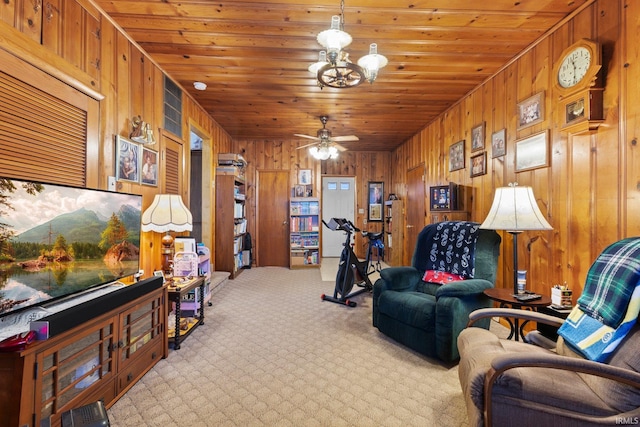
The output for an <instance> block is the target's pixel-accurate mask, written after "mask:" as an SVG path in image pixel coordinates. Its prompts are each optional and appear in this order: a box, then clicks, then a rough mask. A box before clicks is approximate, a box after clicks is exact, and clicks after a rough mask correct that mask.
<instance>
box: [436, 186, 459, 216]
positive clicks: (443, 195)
mask: <svg viewBox="0 0 640 427" xmlns="http://www.w3.org/2000/svg"><path fill="white" fill-rule="evenodd" d="M457 209H458V185H457V184H455V183H453V182H450V183H449V185H436V186H433V187H429V210H431V211H448V210H452V211H455V210H457Z"/></svg>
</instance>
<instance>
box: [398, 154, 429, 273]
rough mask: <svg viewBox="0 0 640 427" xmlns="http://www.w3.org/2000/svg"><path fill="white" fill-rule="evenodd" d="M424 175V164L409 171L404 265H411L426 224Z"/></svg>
mask: <svg viewBox="0 0 640 427" xmlns="http://www.w3.org/2000/svg"><path fill="white" fill-rule="evenodd" d="M424 175H425V174H424V165H420V166H418V167H416V168H413V169H411V170H409V171H407V202H406V206H405V212H406V217H407V223H406V230H405V233H404V248H403V249H404V250H403V254H404V255H403V258H404V259H403V265H411V257H412V256H413V251H414V249H415V247H416V240H417V238H418V233H419V232H420V231H421V230H422V229H423V228H424V225H425V224H424V219H425V217H426V211H425V203H424V197H425V191H424Z"/></svg>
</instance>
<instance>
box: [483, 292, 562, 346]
mask: <svg viewBox="0 0 640 427" xmlns="http://www.w3.org/2000/svg"><path fill="white" fill-rule="evenodd" d="M484 294H485V295H486V296H488V297H489V298H491V299H492V300H493V301H496V302H498V303H500V307H501V308H505V307H507V308H509V307H511V308H519V309H524V310H533V311H537V309H538V307H547V306H548V305H550V304H551V297H548V296H546V295H542V298H540V299H536V300H533V301H519V300H517V299H515V298H514V296H513V291H512V290H511V289H503V288H489V289H485V291H484ZM505 319H506V320H507V322H509V326H510V327H511V333H510V334H509V336H508V337H507V339H511V338H513V339H514V340H515V341H519V340H520V338H522V340H523V341H524V326H525V325H526V324H527V322H528V320H527V321H524V322H523V323H522V325H521V324H520V321H519V319H518V318H514V319H513V320H512V319H510V318H508V317H506V318H505Z"/></svg>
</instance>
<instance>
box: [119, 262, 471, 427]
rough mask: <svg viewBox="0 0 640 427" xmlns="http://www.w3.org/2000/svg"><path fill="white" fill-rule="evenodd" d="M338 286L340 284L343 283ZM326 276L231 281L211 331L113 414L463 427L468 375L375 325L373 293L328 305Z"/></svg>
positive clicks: (266, 275) (130, 420) (173, 419)
mask: <svg viewBox="0 0 640 427" xmlns="http://www.w3.org/2000/svg"><path fill="white" fill-rule="evenodd" d="M331 280H333V279H331ZM330 292H333V283H332V282H330V281H325V282H323V281H322V280H321V275H320V270H319V269H307V270H289V269H285V268H277V267H266V268H253V269H249V270H245V271H244V272H243V273H242V274H240V275H239V276H238V278H236V279H235V280H230V281H227V282H226V284H225V285H224V287H222V289H220V290H219V291H218V292H217V293H216V294H215V295H214V296H213V298H212V302H213V306H212V307H207V308H206V310H207V311H206V319H205V324H204V325H202V326H200V327H199V328H198V329H196V330H195V331H194V332H193V333H192V334H191V335H190V336H189V337H188V338H187V339H186V340H185V341H184V342H183V343H182V346H181V348H180V350H177V351H175V350H170V352H169V357H168V358H167V359H164V360H161V361H160V362H159V363H158V364H157V365H156V366H155V367H154V368H153V369H152V370H151V371H150V372H149V373H147V375H145V377H144V378H143V379H142V380H141V381H139V382H138V383H137V384H136V385H135V386H134V387H133V388H132V389H131V390H130V391H129V392H128V393H127V394H126V395H125V396H123V397H122V398H121V399H120V400H119V401H118V402H117V403H116V404H115V405H114V406H113V407H111V408H110V409H109V411H108V413H109V418H110V421H111V425H112V426H114V427H125V426H135V427H140V426H163V427H169V426H181V427H182V426H185V427H186V426H188V427H197V426H421V427H422V426H463V425H466V424H467V416H466V411H465V407H464V403H463V398H462V393H461V389H460V385H459V382H458V377H457V367H446V366H443V365H441V364H440V363H438V362H437V361H435V360H431V359H428V358H425V357H423V356H421V355H419V354H417V353H415V352H413V351H411V350H409V349H407V348H406V347H403V346H402V345H399V344H397V343H396V342H394V341H392V340H391V339H389V338H387V337H385V336H384V335H382V334H381V333H380V332H379V331H378V330H377V329H375V328H374V327H373V326H372V325H371V295H370V294H369V293H366V294H361V295H359V296H356V297H355V298H354V300H355V301H357V303H358V306H357V307H355V308H349V307H345V306H342V305H338V304H333V303H330V302H326V301H322V300H321V299H320V295H321V294H323V293H327V294H328V293H330Z"/></svg>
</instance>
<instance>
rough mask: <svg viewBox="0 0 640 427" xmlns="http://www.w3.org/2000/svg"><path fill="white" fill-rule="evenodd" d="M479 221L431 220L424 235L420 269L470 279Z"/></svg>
mask: <svg viewBox="0 0 640 427" xmlns="http://www.w3.org/2000/svg"><path fill="white" fill-rule="evenodd" d="M479 229H480V225H479V224H477V223H474V222H463V221H445V222H440V223H437V224H435V226H434V227H431V228H430V232H429V233H428V234H426V235H425V236H424V238H425V241H426V242H428V243H427V245H426V248H427V250H428V258H427V259H424V260H422V262H421V264H422V265H420V268H423V269H424V270H438V271H446V272H448V273H453V274H459V275H460V276H464V277H465V278H467V279H472V278H473V276H474V274H475V253H476V241H477V240H478V232H479Z"/></svg>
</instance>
